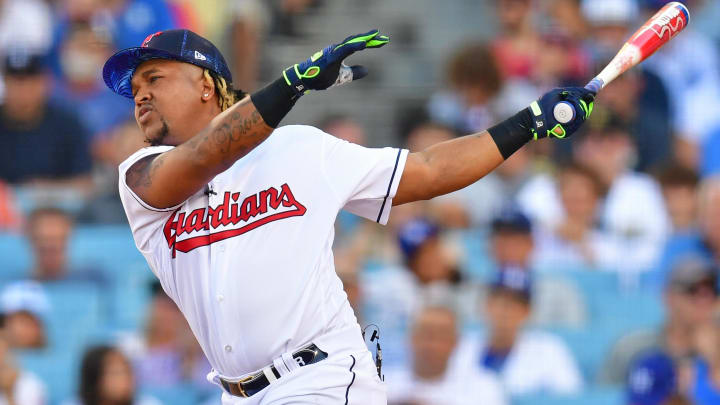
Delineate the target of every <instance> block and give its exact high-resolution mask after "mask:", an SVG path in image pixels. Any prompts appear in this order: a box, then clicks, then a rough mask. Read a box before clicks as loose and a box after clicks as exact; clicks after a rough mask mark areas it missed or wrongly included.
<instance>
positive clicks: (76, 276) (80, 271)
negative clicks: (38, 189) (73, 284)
mask: <svg viewBox="0 0 720 405" xmlns="http://www.w3.org/2000/svg"><path fill="white" fill-rule="evenodd" d="M25 227H26V231H25V233H26V237H27V239H28V242H29V243H30V247H31V249H32V253H33V261H34V262H33V269H32V277H33V278H34V279H35V280H38V281H41V282H54V281H79V282H88V283H95V284H97V285H99V286H100V287H105V283H106V282H107V280H106V279H105V277H104V276H103V275H102V273H101V272H99V271H97V269H93V268H73V267H72V266H71V265H70V260H69V257H68V242H69V240H70V235H71V234H72V231H73V227H74V224H73V220H72V218H71V217H70V216H69V215H68V214H67V213H66V212H65V211H63V210H61V209H59V208H53V207H40V208H37V209H35V210H34V211H32V212H31V213H30V214H29V215H28V218H27V223H26V224H25Z"/></svg>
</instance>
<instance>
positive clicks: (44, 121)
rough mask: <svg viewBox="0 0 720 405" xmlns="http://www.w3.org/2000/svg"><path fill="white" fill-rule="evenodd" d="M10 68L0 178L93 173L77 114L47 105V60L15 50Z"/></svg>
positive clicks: (0, 116) (0, 127)
mask: <svg viewBox="0 0 720 405" xmlns="http://www.w3.org/2000/svg"><path fill="white" fill-rule="evenodd" d="M5 71H6V75H5V86H6V90H7V93H6V95H7V97H6V99H5V103H4V104H3V105H2V107H0V108H1V109H2V111H1V113H0V179H3V180H5V181H7V182H9V183H13V184H18V183H24V182H29V181H33V180H70V179H73V178H77V177H79V176H83V175H87V174H89V172H90V168H91V159H90V154H89V150H88V136H87V133H86V131H85V129H84V128H83V126H82V125H81V124H80V121H79V119H78V117H77V116H76V115H74V114H73V113H71V112H69V111H65V110H63V109H61V108H59V107H57V106H55V105H53V104H51V103H48V91H49V83H48V81H49V79H48V77H47V75H46V73H45V65H44V62H43V61H42V58H41V57H39V56H34V55H28V54H24V53H22V52H17V53H11V54H10V55H8V56H7V57H6V60H5Z"/></svg>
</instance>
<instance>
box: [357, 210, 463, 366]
mask: <svg viewBox="0 0 720 405" xmlns="http://www.w3.org/2000/svg"><path fill="white" fill-rule="evenodd" d="M396 243H397V244H398V246H399V248H400V250H401V251H402V254H403V258H404V266H388V267H385V268H382V269H380V270H378V271H376V272H368V274H365V275H362V276H361V277H362V278H361V288H362V290H363V291H364V292H365V304H366V305H365V306H366V314H365V315H366V316H365V319H368V320H372V321H373V322H374V323H377V324H378V325H381V326H382V333H383V340H384V341H385V345H384V347H383V355H384V356H385V358H386V359H387V361H388V363H393V362H397V363H403V362H404V361H405V355H406V353H405V351H406V349H407V348H406V347H405V344H406V342H407V339H406V334H407V331H408V330H409V327H410V323H411V321H412V319H413V317H414V316H415V314H416V313H417V311H419V310H420V309H421V307H422V306H423V303H426V302H432V301H433V300H435V299H437V298H438V297H446V296H450V297H453V299H454V300H456V301H455V303H456V304H457V306H456V307H457V308H458V309H462V310H464V311H465V313H461V314H459V316H460V317H461V319H462V321H465V320H467V319H469V318H470V317H472V316H473V315H474V314H473V313H472V312H473V309H474V307H475V302H476V299H477V298H476V295H475V291H476V289H475V288H472V287H471V286H470V285H468V284H464V283H462V277H461V273H460V271H459V269H458V266H457V261H456V257H454V256H453V255H452V251H451V249H450V245H449V244H448V243H447V241H445V240H443V239H442V235H441V228H440V227H439V226H438V225H437V224H435V223H434V222H431V221H430V220H428V219H425V218H415V219H413V220H410V221H408V222H406V223H404V224H402V225H400V226H399V227H398V229H397V242H396Z"/></svg>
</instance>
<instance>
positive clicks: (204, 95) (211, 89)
mask: <svg viewBox="0 0 720 405" xmlns="http://www.w3.org/2000/svg"><path fill="white" fill-rule="evenodd" d="M201 90H202V91H201V92H200V98H201V100H202V101H203V102H208V101H210V100H211V99H212V98H213V96H214V95H215V83H214V82H213V80H212V77H210V75H209V74H207V73H204V74H203V78H202V89H201Z"/></svg>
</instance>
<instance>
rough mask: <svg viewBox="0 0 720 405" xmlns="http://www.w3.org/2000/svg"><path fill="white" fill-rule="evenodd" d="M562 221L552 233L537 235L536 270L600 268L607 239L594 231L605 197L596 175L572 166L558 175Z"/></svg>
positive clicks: (585, 168) (584, 168)
mask: <svg viewBox="0 0 720 405" xmlns="http://www.w3.org/2000/svg"><path fill="white" fill-rule="evenodd" d="M558 188H559V193H560V201H561V202H562V208H563V211H564V212H565V216H564V218H563V219H562V220H561V221H560V223H558V224H557V225H556V226H555V227H554V228H552V229H540V230H538V232H537V238H536V239H537V247H536V251H535V260H534V262H535V266H536V267H537V268H541V269H553V270H556V269H560V270H568V269H569V270H574V269H590V268H595V267H599V266H601V265H602V264H603V259H604V253H605V251H606V250H607V248H608V238H607V236H606V235H605V234H604V233H603V232H602V231H601V230H600V229H598V228H597V218H598V211H599V209H600V203H601V201H602V198H603V197H604V195H605V190H604V185H603V183H602V182H601V181H600V178H599V177H598V175H597V173H596V172H594V171H592V170H590V169H589V168H587V167H585V166H583V165H581V164H577V163H572V164H569V165H567V166H565V167H564V168H563V169H562V170H560V174H559V175H558Z"/></svg>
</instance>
